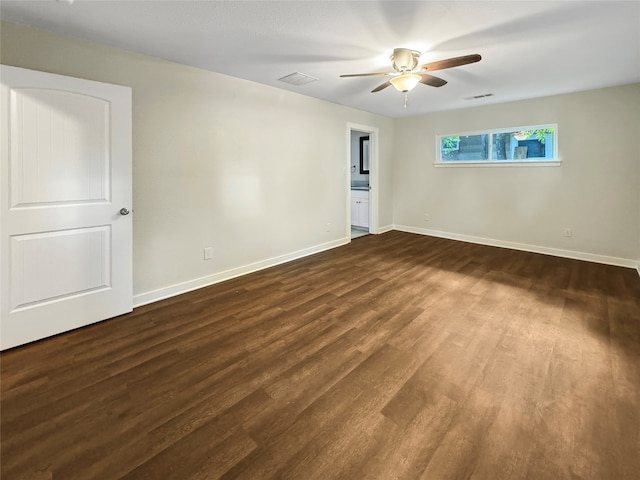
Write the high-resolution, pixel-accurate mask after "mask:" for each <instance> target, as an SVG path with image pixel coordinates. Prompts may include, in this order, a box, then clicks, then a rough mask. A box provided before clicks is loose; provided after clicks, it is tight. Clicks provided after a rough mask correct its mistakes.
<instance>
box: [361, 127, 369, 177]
mask: <svg viewBox="0 0 640 480" xmlns="http://www.w3.org/2000/svg"><path fill="white" fill-rule="evenodd" d="M360 173H366V174H368V173H369V136H368V135H367V136H366V137H360Z"/></svg>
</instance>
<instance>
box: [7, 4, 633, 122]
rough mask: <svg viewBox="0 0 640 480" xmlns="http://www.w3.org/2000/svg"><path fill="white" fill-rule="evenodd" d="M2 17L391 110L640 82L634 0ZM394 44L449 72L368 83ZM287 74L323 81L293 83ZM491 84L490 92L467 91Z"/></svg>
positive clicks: (65, 7)
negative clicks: (397, 83) (400, 85)
mask: <svg viewBox="0 0 640 480" xmlns="http://www.w3.org/2000/svg"><path fill="white" fill-rule="evenodd" d="M0 18H2V20H6V21H9V22H15V23H22V24H27V25H31V26H34V27H38V28H42V29H46V30H50V31H54V32H59V33H63V34H67V35H72V36H77V37H81V38H85V39H89V40H93V41H96V42H99V43H104V44H108V45H113V46H116V47H120V48H123V49H126V50H130V51H134V52H139V53H143V54H147V55H153V56H156V57H160V58H164V59H167V60H171V61H174V62H179V63H183V64H187V65H192V66H195V67H199V68H203V69H206V70H211V71H214V72H219V73H223V74H226V75H231V76H233V77H239V78H244V79H247V80H251V81H254V82H258V83H262V84H265V85H271V86H273V87H277V88H282V89H286V90H291V91H294V92H298V93H300V94H302V95H308V96H311V97H317V98H321V99H323V100H328V101H330V102H334V103H338V104H342V105H348V106H350V107H354V108H358V109H361V110H365V111H369V112H374V113H378V114H381V115H386V116H390V117H403V116H411V115H418V114H422V113H426V112H433V111H438V110H447V109H453V108H461V107H468V106H474V105H482V104H487V103H498V102H505V101H510V100H517V99H523V98H531V97H538V96H544V95H553V94H558V93H566V92H572V91H580V90H588V89H592V88H599V87H606V86H613V85H621V84H628V83H635V82H640V2H638V1H626V2H614V1H602V2H600V1H587V2H581V1H580V2H578V1H555V2H553V1H468V2H463V1H456V2H454V1H417V2H415V1H413V2H400V1H354V2H346V1H300V2H298V1H256V2H250V1H189V0H182V1H152V0H146V1H98V0H75V2H73V3H72V4H69V0H67V1H56V0H47V1H6V0H2V1H1V2H0ZM395 47H408V48H412V49H416V50H419V51H421V52H423V55H422V58H421V63H426V62H429V61H434V60H441V59H444V58H449V57H455V56H459V55H467V54H472V53H479V54H480V55H482V57H483V58H482V61H481V62H480V63H475V64H471V65H466V66H463V67H458V68H454V69H449V70H441V71H438V72H435V75H437V76H439V77H441V78H444V79H445V80H447V81H448V82H449V83H448V84H447V85H445V86H443V87H440V88H434V87H429V86H426V85H418V86H417V87H416V89H415V90H413V91H412V92H410V93H409V105H408V108H406V109H405V108H403V98H404V95H403V94H402V93H400V92H398V91H396V90H394V89H393V87H389V88H386V89H385V90H383V91H381V92H379V93H373V94H372V93H369V92H370V91H371V90H372V89H373V88H374V87H376V86H377V85H379V84H380V83H382V82H383V81H384V80H385V78H384V77H365V78H339V77H338V76H339V75H340V74H342V73H360V72H371V71H374V72H375V71H388V70H390V60H389V55H390V54H391V52H392V51H393V48H395ZM293 72H302V73H305V74H307V75H311V76H314V77H317V78H318V79H319V81H317V82H314V83H311V84H307V85H303V86H292V85H288V84H285V83H283V82H279V81H278V80H277V79H278V78H280V77H283V76H285V75H287V74H290V73H293ZM485 93H493V94H494V95H493V96H492V97H486V98H482V99H479V100H465V97H471V96H474V95H479V94H485Z"/></svg>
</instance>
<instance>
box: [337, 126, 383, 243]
mask: <svg viewBox="0 0 640 480" xmlns="http://www.w3.org/2000/svg"><path fill="white" fill-rule="evenodd" d="M352 131H358V132H364V133H368V134H369V187H370V189H369V233H373V234H377V233H378V185H379V173H378V172H379V168H378V165H379V162H378V153H379V152H378V133H379V129H378V127H371V126H369V125H360V124H358V123H351V122H348V123H347V141H346V144H347V152H346V153H347V154H346V160H345V161H346V169H345V171H346V172H351V132H352ZM345 177H346V186H345V188H346V189H347V238H349V241H351V234H350V231H351V175H350V174H349V173H347V175H345Z"/></svg>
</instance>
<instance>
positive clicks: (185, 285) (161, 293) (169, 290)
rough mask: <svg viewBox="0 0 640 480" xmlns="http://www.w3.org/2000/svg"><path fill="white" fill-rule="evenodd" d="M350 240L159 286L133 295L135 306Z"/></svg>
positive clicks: (333, 246)
mask: <svg viewBox="0 0 640 480" xmlns="http://www.w3.org/2000/svg"><path fill="white" fill-rule="evenodd" d="M350 240H351V239H350V238H349V237H345V238H341V239H338V240H334V241H331V242H327V243H323V244H320V245H316V246H313V247H309V248H305V249H302V250H298V251H295V252H292V253H287V254H285V255H280V256H277V257H273V258H268V259H266V260H261V261H259V262H255V263H250V264H248V265H244V266H241V267H237V268H232V269H230V270H225V271H224V272H219V273H214V274H213V275H207V276H205V277H200V278H196V279H193V280H189V281H186V282H182V283H178V284H175V285H171V286H168V287H163V288H159V289H157V290H152V291H149V292H145V293H140V294H138V295H134V296H133V308H136V307H141V306H143V305H147V304H149V303H153V302H157V301H159V300H164V299H166V298H171V297H175V296H176V295H181V294H183V293H187V292H191V291H192V290H197V289H199V288H203V287H208V286H209V285H213V284H215V283H220V282H224V281H225V280H231V279H232V278H236V277H240V276H242V275H247V274H248V273H253V272H257V271H258V270H263V269H265V268H269V267H275V266H276V265H280V264H281V263H286V262H290V261H292V260H296V259H298V258H302V257H306V256H308V255H313V254H314V253H320V252H323V251H325V250H330V249H332V248H336V247H340V246H342V245H346V244H347V243H349V242H350Z"/></svg>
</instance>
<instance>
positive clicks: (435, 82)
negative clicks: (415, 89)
mask: <svg viewBox="0 0 640 480" xmlns="http://www.w3.org/2000/svg"><path fill="white" fill-rule="evenodd" d="M418 75H420V76H421V77H422V79H421V80H420V83H424V84H425V85H430V86H432V87H441V86H443V85H446V84H447V81H446V80H443V79H441V78H438V77H434V76H433V75H428V74H426V73H419V74H418Z"/></svg>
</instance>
